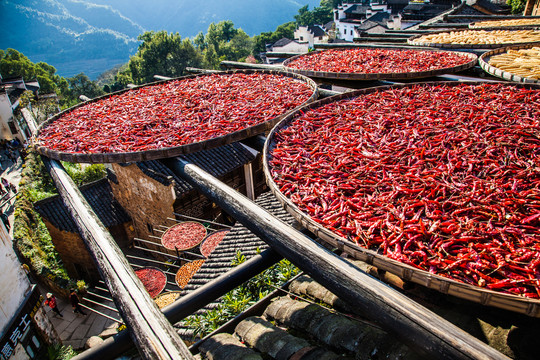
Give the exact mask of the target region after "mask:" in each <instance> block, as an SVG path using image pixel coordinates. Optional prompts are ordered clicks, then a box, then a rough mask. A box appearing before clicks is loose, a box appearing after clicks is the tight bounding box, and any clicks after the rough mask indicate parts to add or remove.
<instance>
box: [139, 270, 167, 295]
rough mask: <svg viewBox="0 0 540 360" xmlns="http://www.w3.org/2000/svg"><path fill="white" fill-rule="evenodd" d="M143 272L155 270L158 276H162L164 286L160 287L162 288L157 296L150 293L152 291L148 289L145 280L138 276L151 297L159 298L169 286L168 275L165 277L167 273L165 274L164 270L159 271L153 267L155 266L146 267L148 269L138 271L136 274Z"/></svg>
mask: <svg viewBox="0 0 540 360" xmlns="http://www.w3.org/2000/svg"><path fill="white" fill-rule="evenodd" d="M141 270H153V271H155V272H156V274H159V276H161V277H162V279H164V280H163V286H160V287H159V288H158V289H159V291H155V292H156V294H155V295H153V294H152V293H150V291H149V290H148V288H147V287H146V284H145V283H144V280H143V279H141V278H140V277H139V275H137V277H139V279H140V280H141V282H142V283H143V285H144V286H145V289H146V291H148V293H149V294H150V297H152V298H155V297H156V296H158V295H159V294H160V293H161V292H162V291H163V290H164V289H165V287H166V286H167V275H165V273H164V272H163V270H161V269H158V268H156V267H153V266H146V267H144V268H140V269H137V270H135V274H137V273H138V272H139V271H141Z"/></svg>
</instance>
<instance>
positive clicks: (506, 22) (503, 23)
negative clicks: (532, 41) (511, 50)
mask: <svg viewBox="0 0 540 360" xmlns="http://www.w3.org/2000/svg"><path fill="white" fill-rule="evenodd" d="M516 20H517V22H516ZM482 24H484V25H482ZM537 28H540V16H535V17H528V18H523V17H517V18H514V19H501V20H484V21H478V22H472V23H470V24H469V29H507V30H510V29H537Z"/></svg>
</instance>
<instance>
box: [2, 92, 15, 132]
mask: <svg viewBox="0 0 540 360" xmlns="http://www.w3.org/2000/svg"><path fill="white" fill-rule="evenodd" d="M12 116H13V110H12V108H11V102H10V101H9V97H8V96H7V94H6V93H2V94H0V139H7V140H11V139H13V135H12V134H11V131H10V130H9V126H8V124H7V123H8V121H9V120H10V119H11V118H12Z"/></svg>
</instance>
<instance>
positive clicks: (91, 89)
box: [67, 73, 105, 104]
mask: <svg viewBox="0 0 540 360" xmlns="http://www.w3.org/2000/svg"><path fill="white" fill-rule="evenodd" d="M67 80H68V82H69V90H70V100H71V102H72V103H73V102H74V103H75V104H76V103H77V102H78V99H79V97H80V96H81V95H84V96H86V97H89V98H90V99H93V98H95V97H98V96H101V95H104V94H105V92H104V91H103V90H102V89H101V88H100V87H99V86H98V85H97V84H96V83H95V82H94V81H92V80H90V78H89V77H88V76H86V75H84V74H83V73H80V74H78V75H75V76H74V77H71V78H68V79H67Z"/></svg>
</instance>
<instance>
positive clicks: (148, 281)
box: [135, 266, 167, 298]
mask: <svg viewBox="0 0 540 360" xmlns="http://www.w3.org/2000/svg"><path fill="white" fill-rule="evenodd" d="M142 272H147V274H146V275H145V276H143V275H140V273H142ZM135 274H136V275H137V277H138V278H139V279H140V280H141V282H142V283H143V285H144V288H145V289H146V291H148V293H149V294H150V297H151V298H155V297H156V296H158V295H159V294H160V293H161V292H162V291H163V290H164V289H165V287H166V286H167V275H165V273H164V272H163V270H161V269H158V268H156V267H152V266H147V267H144V268H140V269H137V270H135ZM156 277H158V279H157V280H159V281H161V282H162V284H158V285H159V286H155V287H154V286H152V285H153V284H152V281H154V280H156Z"/></svg>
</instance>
